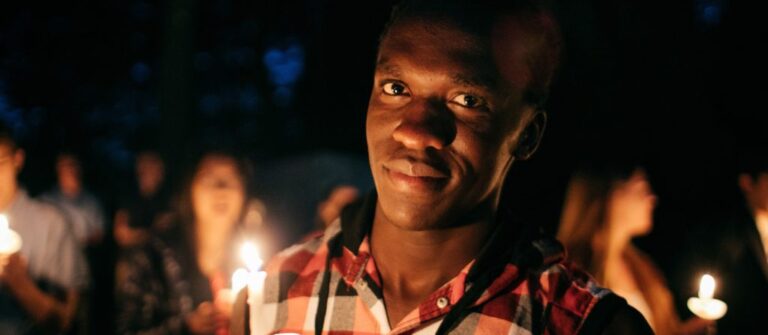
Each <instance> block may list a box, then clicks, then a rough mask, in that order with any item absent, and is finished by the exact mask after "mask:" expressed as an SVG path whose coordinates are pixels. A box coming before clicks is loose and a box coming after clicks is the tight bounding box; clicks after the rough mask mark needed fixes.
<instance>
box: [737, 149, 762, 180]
mask: <svg viewBox="0 0 768 335" xmlns="http://www.w3.org/2000/svg"><path fill="white" fill-rule="evenodd" d="M736 162H737V166H736V168H737V170H738V171H737V172H738V173H739V174H748V175H750V176H752V178H757V177H758V176H759V175H760V174H763V173H768V146H758V145H745V146H743V147H741V148H739V149H738V150H737V159H736Z"/></svg>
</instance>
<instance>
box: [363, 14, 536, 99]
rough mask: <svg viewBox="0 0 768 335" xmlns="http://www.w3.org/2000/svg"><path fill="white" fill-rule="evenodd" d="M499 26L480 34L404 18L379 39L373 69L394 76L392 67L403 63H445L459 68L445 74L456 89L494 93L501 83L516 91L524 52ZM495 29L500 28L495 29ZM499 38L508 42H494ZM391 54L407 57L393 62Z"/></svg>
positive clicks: (524, 65) (523, 79)
mask: <svg viewBox="0 0 768 335" xmlns="http://www.w3.org/2000/svg"><path fill="white" fill-rule="evenodd" d="M505 21H507V20H503V21H499V23H498V24H493V25H489V30H488V31H487V32H486V33H485V34H479V33H478V32H477V31H471V30H468V29H463V28H462V27H461V26H458V25H456V24H453V23H451V22H449V21H445V20H441V21H433V20H429V19H423V20H420V19H409V20H407V21H405V22H398V23H396V24H394V25H393V26H392V27H391V28H390V30H389V31H388V33H387V34H386V35H385V37H384V39H382V43H381V45H380V48H379V55H378V60H377V64H376V65H377V67H376V70H377V71H379V72H382V73H387V74H391V75H395V76H400V75H401V74H402V68H401V67H400V66H399V64H398V62H401V61H403V58H405V61H408V62H411V63H416V64H420V65H423V66H428V65H430V64H432V63H434V62H436V61H443V60H450V61H452V62H454V63H455V64H456V65H457V66H456V68H457V69H461V71H457V72H455V73H452V74H450V76H451V77H452V78H453V79H454V81H456V82H457V83H458V84H462V85H464V86H484V87H486V88H489V89H494V88H498V87H499V86H500V82H502V81H503V82H505V83H506V84H509V85H512V86H515V87H522V86H524V83H525V82H527V77H526V76H525V75H522V74H520V73H518V72H526V71H525V70H526V69H527V67H528V64H527V63H526V62H525V61H524V59H525V58H524V54H525V51H526V50H525V48H523V47H522V46H518V45H517V43H515V42H516V40H518V41H519V39H517V36H514V35H511V34H507V31H508V30H510V24H509V23H506V22H505ZM499 26H501V27H504V28H506V29H503V30H500V29H498V28H496V27H499ZM512 26H514V25H512ZM499 32H501V35H500V34H499ZM504 36H509V37H510V38H509V39H507V40H503V39H500V37H502V38H503V37H504ZM505 42H506V43H505ZM395 55H399V56H403V55H405V56H407V57H394V56H395ZM425 56H426V57H425ZM429 57H433V59H430V58H429ZM434 58H437V59H434ZM510 69H515V70H514V71H511V70H510ZM502 78H503V80H502Z"/></svg>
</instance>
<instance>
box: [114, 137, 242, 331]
mask: <svg viewBox="0 0 768 335" xmlns="http://www.w3.org/2000/svg"><path fill="white" fill-rule="evenodd" d="M191 166H193V167H194V171H193V172H191V173H189V174H188V175H189V177H188V178H187V179H188V181H187V182H185V183H184V190H183V192H182V197H180V199H181V201H180V204H179V206H178V210H177V211H176V213H175V214H174V219H173V224H172V225H171V226H170V228H168V229H167V230H166V231H164V232H159V233H157V234H156V235H155V236H151V237H150V238H149V241H148V243H146V244H145V245H143V246H142V247H140V248H134V249H132V250H130V251H128V252H126V253H124V255H123V256H122V257H121V258H120V259H119V260H118V263H117V272H116V273H117V278H116V279H117V282H116V283H117V296H116V301H117V309H118V313H117V316H116V324H117V333H119V334H145V333H151V334H213V333H220V332H221V331H222V330H224V329H227V327H228V320H229V308H230V306H231V301H230V300H228V299H231V297H230V296H229V295H228V294H227V293H225V292H226V291H224V289H226V288H228V287H229V279H230V276H231V275H232V273H233V270H234V266H233V265H237V264H238V263H239V259H240V258H239V257H238V255H237V251H238V250H236V249H237V248H238V247H239V246H240V243H234V242H236V241H235V240H236V237H237V236H238V233H239V232H240V231H241V228H242V225H243V221H244V219H245V216H246V212H247V206H246V204H247V200H248V189H249V184H250V181H251V179H252V178H251V170H250V166H249V164H248V163H247V162H246V161H245V160H244V159H241V158H240V157H239V156H238V155H236V154H233V153H230V152H227V151H222V150H212V151H207V152H206V153H204V154H202V155H200V158H199V159H198V160H197V163H196V164H194V165H191Z"/></svg>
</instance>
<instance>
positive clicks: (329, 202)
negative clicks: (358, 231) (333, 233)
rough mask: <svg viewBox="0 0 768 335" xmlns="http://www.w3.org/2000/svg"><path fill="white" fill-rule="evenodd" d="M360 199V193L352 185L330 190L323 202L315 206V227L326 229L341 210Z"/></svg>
mask: <svg viewBox="0 0 768 335" xmlns="http://www.w3.org/2000/svg"><path fill="white" fill-rule="evenodd" d="M359 198H360V191H359V190H358V189H357V187H355V186H352V185H337V186H335V187H333V188H332V189H331V191H330V192H329V193H328V196H327V197H326V198H325V200H323V201H321V202H320V203H319V204H318V205H317V222H318V224H317V226H318V227H319V228H321V229H323V230H324V229H325V228H328V226H330V225H331V224H332V223H333V221H335V220H336V219H337V218H338V217H339V215H341V210H342V209H344V207H346V206H347V205H349V204H351V203H353V202H355V200H357V199H359Z"/></svg>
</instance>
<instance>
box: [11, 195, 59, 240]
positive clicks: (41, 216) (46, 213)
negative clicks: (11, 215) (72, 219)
mask: <svg viewBox="0 0 768 335" xmlns="http://www.w3.org/2000/svg"><path fill="white" fill-rule="evenodd" d="M25 196H26V195H25ZM18 212H19V213H18V214H16V215H22V216H23V217H22V220H24V221H28V222H29V223H28V224H34V225H35V226H37V227H44V228H45V230H46V231H50V232H57V233H58V232H60V231H62V230H63V228H65V222H66V220H65V218H64V214H62V212H61V209H60V208H59V207H57V206H56V205H54V204H52V203H50V202H48V201H45V200H41V199H36V198H32V197H29V196H26V199H24V202H23V208H20V209H19V211H18ZM25 224H26V223H25Z"/></svg>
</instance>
